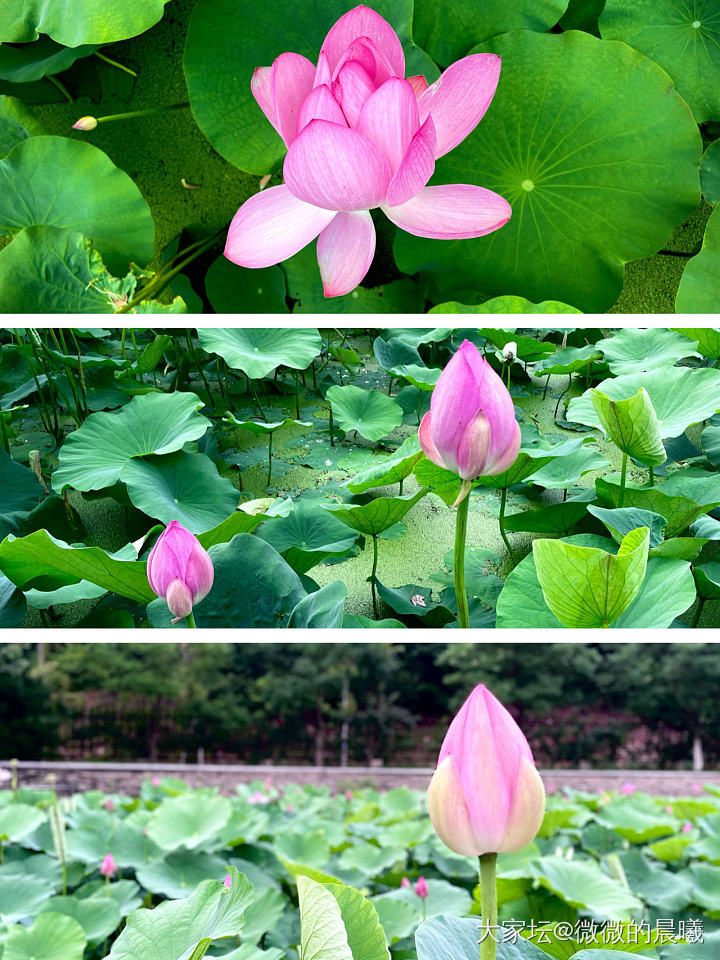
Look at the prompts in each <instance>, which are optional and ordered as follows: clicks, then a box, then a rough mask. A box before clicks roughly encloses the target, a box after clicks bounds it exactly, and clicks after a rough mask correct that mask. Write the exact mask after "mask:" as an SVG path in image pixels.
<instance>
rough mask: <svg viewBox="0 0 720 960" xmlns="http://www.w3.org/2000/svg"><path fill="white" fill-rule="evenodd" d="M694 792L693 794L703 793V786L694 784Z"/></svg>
mask: <svg viewBox="0 0 720 960" xmlns="http://www.w3.org/2000/svg"><path fill="white" fill-rule="evenodd" d="M692 792H693V793H702V785H701V784H699V783H694V784H693V785H692Z"/></svg>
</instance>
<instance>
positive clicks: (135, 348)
mask: <svg viewBox="0 0 720 960" xmlns="http://www.w3.org/2000/svg"><path fill="white" fill-rule="evenodd" d="M130 338H131V339H132V345H133V351H134V352H135V365H136V367H137V375H138V380H139V381H140V383H144V382H145V380H144V379H143V375H142V372H141V370H140V352H139V351H138V345H137V340H136V339H135V328H134V327H130Z"/></svg>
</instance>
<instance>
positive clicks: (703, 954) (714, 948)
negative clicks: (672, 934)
mask: <svg viewBox="0 0 720 960" xmlns="http://www.w3.org/2000/svg"><path fill="white" fill-rule="evenodd" d="M718 950H720V930H717V931H714V932H713V933H708V932H707V931H706V932H705V933H704V934H703V940H702V943H693V944H692V945H691V946H690V947H688V945H687V944H680V943H676V944H672V945H666V946H662V947H658V951H659V953H658V956H659V958H660V960H715V958H716V957H717V955H718ZM690 951H692V953H691V952H690Z"/></svg>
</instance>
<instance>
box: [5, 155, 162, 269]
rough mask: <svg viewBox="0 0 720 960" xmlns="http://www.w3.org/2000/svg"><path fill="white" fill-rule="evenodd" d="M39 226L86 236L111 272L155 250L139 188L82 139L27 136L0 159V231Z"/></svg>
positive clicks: (142, 259)
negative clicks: (89, 185)
mask: <svg viewBox="0 0 720 960" xmlns="http://www.w3.org/2000/svg"><path fill="white" fill-rule="evenodd" d="M29 183H32V190H31V191H29V190H28V184H29ZM88 184H92V190H88ZM41 225H46V226H54V227H65V228H68V229H72V230H74V231H77V232H78V233H82V234H84V235H85V236H86V237H89V238H90V239H91V240H92V241H93V242H94V244H95V246H96V247H97V249H98V250H99V251H100V253H101V254H102V256H103V258H104V260H105V262H106V263H107V265H108V267H109V268H110V269H111V270H113V271H118V272H124V271H125V270H127V267H128V264H129V263H130V261H132V260H134V261H137V262H138V263H141V264H145V263H147V262H148V261H149V260H150V258H151V257H152V254H153V237H154V234H155V227H154V224H153V220H152V216H151V214H150V208H149V207H148V205H147V202H146V200H145V199H144V197H143V195H142V194H141V193H140V190H139V188H138V187H137V185H136V184H135V183H134V182H133V181H132V180H131V179H130V177H129V176H128V175H127V174H126V173H125V172H124V171H122V170H120V169H119V168H118V167H116V166H115V165H114V164H113V162H112V161H111V160H110V158H109V157H108V156H107V154H105V153H103V152H102V150H99V149H98V148H97V147H94V146H92V144H90V143H83V142H82V141H81V140H69V139H67V138H65V137H30V139H29V140H23V141H22V142H21V143H18V144H17V146H15V147H13V149H12V150H11V151H10V153H9V154H8V155H7V157H5V158H4V159H3V160H0V234H1V235H5V236H7V235H8V234H9V235H13V234H15V233H17V232H18V231H19V230H22V229H23V228H24V227H32V226H41Z"/></svg>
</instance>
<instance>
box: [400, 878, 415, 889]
mask: <svg viewBox="0 0 720 960" xmlns="http://www.w3.org/2000/svg"><path fill="white" fill-rule="evenodd" d="M400 886H401V887H403V889H407V888H408V887H411V886H412V884H411V883H410V880H409V879H408V878H407V877H403V878H402V880H401V881H400Z"/></svg>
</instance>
